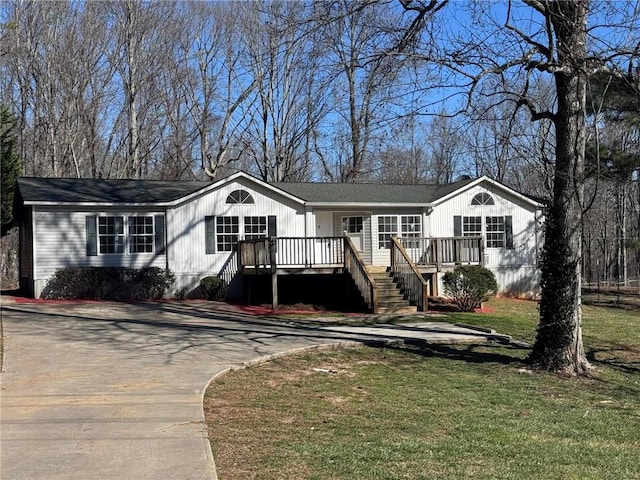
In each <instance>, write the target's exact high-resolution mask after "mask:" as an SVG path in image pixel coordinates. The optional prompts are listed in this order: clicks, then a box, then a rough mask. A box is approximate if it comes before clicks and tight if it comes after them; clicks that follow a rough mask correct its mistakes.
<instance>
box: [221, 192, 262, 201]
mask: <svg viewBox="0 0 640 480" xmlns="http://www.w3.org/2000/svg"><path fill="white" fill-rule="evenodd" d="M227 203H256V202H255V201H254V200H253V197H252V196H251V194H250V193H249V192H247V191H246V190H234V191H233V192H231V193H230V194H229V196H228V197H227Z"/></svg>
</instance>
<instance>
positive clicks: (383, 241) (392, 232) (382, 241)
mask: <svg viewBox="0 0 640 480" xmlns="http://www.w3.org/2000/svg"><path fill="white" fill-rule="evenodd" d="M383 219H389V220H393V222H391V223H390V224H389V225H384V224H381V223H380V222H381V221H382V220H383ZM394 223H395V225H394ZM382 227H385V228H387V227H390V228H389V230H384V231H383V230H382ZM394 227H395V228H394ZM397 235H398V215H378V250H389V248H391V237H393V236H397Z"/></svg>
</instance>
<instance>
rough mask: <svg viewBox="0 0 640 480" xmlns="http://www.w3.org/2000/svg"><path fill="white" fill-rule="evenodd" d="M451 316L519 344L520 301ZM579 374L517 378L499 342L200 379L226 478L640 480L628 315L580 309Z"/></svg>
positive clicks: (638, 370) (312, 361)
mask: <svg viewBox="0 0 640 480" xmlns="http://www.w3.org/2000/svg"><path fill="white" fill-rule="evenodd" d="M489 307H491V308H493V309H494V313H492V314H451V315H448V316H447V318H448V321H452V322H453V321H462V322H465V323H475V324H478V325H483V326H489V327H492V328H495V329H496V330H498V331H499V332H501V333H507V334H510V335H513V336H514V337H517V338H521V339H525V340H532V339H533V338H534V333H533V329H535V323H536V315H537V312H536V306H535V303H533V302H523V301H522V302H521V301H512V300H500V299H498V300H494V301H492V302H491V303H490V304H489ZM584 313H585V315H584V330H585V345H586V348H587V351H588V353H589V355H590V357H591V359H592V362H593V364H594V366H595V367H596V370H595V371H594V373H593V375H591V376H589V377H587V378H566V377H558V376H556V375H551V374H541V373H528V372H527V371H526V370H525V369H524V367H525V365H524V364H523V363H522V359H524V358H525V357H526V355H527V353H528V351H527V350H526V349H519V348H513V347H506V346H499V345H484V346H483V345H462V346H455V347H453V346H432V347H429V348H422V349H416V348H409V347H407V348H385V349H371V348H360V349H348V350H337V351H330V352H324V353H317V352H316V353H312V354H311V353H310V354H302V355H297V356H295V357H289V358H282V359H279V360H277V361H274V362H270V363H268V364H265V365H261V366H257V367H252V368H249V369H246V370H243V371H239V372H234V373H231V374H229V375H227V376H225V377H223V378H221V379H220V380H219V381H218V382H216V383H215V384H214V385H212V386H211V388H210V389H209V390H208V392H207V395H206V399H205V412H206V417H207V423H208V425H209V432H210V438H211V440H212V447H213V450H214V453H215V456H216V464H217V467H218V472H219V475H220V478H221V479H222V480H230V479H237V480H242V479H248V478H255V479H282V478H287V479H292V480H295V479H318V480H319V479H372V478H376V479H466V478H468V479H471V478H474V479H475V478H483V479H510V478H517V479H518V480H524V479H558V478H562V479H607V478H611V479H634V478H637V479H640V462H638V458H639V457H638V452H639V451H640V333H638V332H639V329H638V327H639V325H638V324H639V323H640V315H638V314H637V313H635V314H634V313H633V312H627V311H623V310H621V311H618V310H614V309H607V308H592V307H586V308H585V312H584Z"/></svg>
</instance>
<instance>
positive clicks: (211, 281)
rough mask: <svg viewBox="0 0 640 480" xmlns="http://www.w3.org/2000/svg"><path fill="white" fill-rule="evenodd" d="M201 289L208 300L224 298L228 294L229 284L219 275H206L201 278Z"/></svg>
mask: <svg viewBox="0 0 640 480" xmlns="http://www.w3.org/2000/svg"><path fill="white" fill-rule="evenodd" d="M200 290H201V291H202V295H203V296H204V298H206V299H207V300H224V299H225V298H226V296H227V285H226V284H225V282H224V280H222V279H221V278H219V277H213V276H211V277H204V278H203V279H202V280H200Z"/></svg>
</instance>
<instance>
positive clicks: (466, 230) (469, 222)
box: [453, 215, 514, 248]
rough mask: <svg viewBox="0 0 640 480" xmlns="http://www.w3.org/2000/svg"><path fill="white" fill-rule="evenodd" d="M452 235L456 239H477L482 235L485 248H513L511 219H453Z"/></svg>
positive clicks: (496, 217) (488, 217)
mask: <svg viewBox="0 0 640 480" xmlns="http://www.w3.org/2000/svg"><path fill="white" fill-rule="evenodd" d="M453 234H454V236H456V237H479V236H482V235H484V236H485V241H486V245H487V248H514V245H513V217H512V216H511V215H504V216H486V217H484V225H483V219H482V217H481V216H473V217H464V216H455V217H453Z"/></svg>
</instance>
